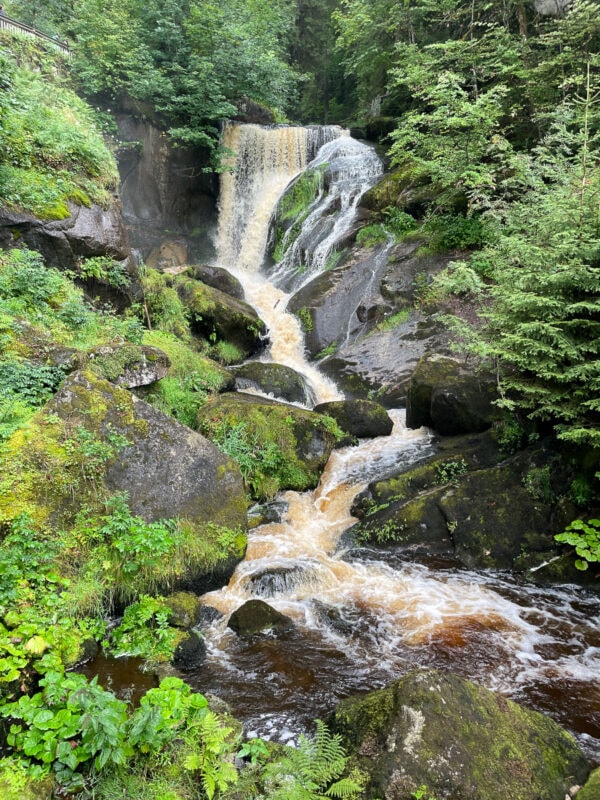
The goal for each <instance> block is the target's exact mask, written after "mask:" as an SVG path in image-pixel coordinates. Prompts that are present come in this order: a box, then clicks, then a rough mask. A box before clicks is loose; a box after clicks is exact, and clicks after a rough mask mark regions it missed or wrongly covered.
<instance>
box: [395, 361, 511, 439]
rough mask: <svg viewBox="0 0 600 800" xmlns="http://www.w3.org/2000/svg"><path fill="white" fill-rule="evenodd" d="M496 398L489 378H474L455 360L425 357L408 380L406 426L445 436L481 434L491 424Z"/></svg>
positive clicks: (492, 383) (473, 375)
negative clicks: (428, 430) (425, 426)
mask: <svg viewBox="0 0 600 800" xmlns="http://www.w3.org/2000/svg"><path fill="white" fill-rule="evenodd" d="M497 397H498V395H497V390H496V385H495V382H494V380H493V379H492V378H491V377H490V376H489V375H477V374H475V373H474V372H473V371H472V370H471V369H467V368H466V367H465V366H464V365H463V364H461V363H460V362H459V361H458V360H457V359H455V358H450V357H448V356H442V355H437V354H427V355H425V356H423V358H421V359H420V361H419V363H418V364H417V366H416V368H415V371H414V372H413V374H412V377H411V379H410V383H409V386H408V393H407V397H406V424H407V426H408V427H409V428H420V427H421V426H422V425H427V426H429V427H431V428H434V430H436V431H437V432H438V433H441V434H443V435H444V436H453V435H456V434H459V433H470V432H478V431H483V430H486V428H489V427H490V425H491V424H492V421H493V419H494V415H495V413H496V410H495V408H494V406H493V405H492V403H493V402H494V400H496V399H497Z"/></svg>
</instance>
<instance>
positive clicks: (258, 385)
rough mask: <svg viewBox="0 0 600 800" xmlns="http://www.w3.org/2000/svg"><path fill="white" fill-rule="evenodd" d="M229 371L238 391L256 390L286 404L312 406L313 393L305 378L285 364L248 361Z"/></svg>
mask: <svg viewBox="0 0 600 800" xmlns="http://www.w3.org/2000/svg"><path fill="white" fill-rule="evenodd" d="M231 371H232V373H233V375H234V376H235V387H236V389H238V390H239V391H244V389H250V388H251V389H258V390H260V391H261V392H264V393H265V394H272V395H273V396H274V397H276V398H278V399H280V400H286V401H287V402H288V403H303V404H304V405H312V403H313V402H314V392H313V391H312V389H311V388H310V386H309V385H308V383H307V381H306V378H305V377H304V376H303V375H301V374H300V373H299V372H296V370H295V369H292V368H291V367H287V366H285V364H275V363H273V362H270V363H264V362H262V361H248V362H247V363H246V364H242V365H241V366H239V367H233V368H232V370H231Z"/></svg>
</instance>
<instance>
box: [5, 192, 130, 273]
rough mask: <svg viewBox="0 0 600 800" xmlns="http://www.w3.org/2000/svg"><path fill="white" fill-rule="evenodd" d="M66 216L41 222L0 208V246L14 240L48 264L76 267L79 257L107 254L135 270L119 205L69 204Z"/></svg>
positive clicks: (64, 267) (59, 266)
mask: <svg viewBox="0 0 600 800" xmlns="http://www.w3.org/2000/svg"><path fill="white" fill-rule="evenodd" d="M69 211H70V215H69V216H68V217H66V218H65V219H60V220H51V221H44V220H40V219H38V218H37V217H34V216H33V215H31V214H24V213H18V212H15V211H9V210H8V209H6V208H4V209H0V245H4V246H10V245H12V244H13V243H15V242H19V243H20V244H21V245H23V244H26V245H27V247H29V248H30V249H31V250H37V251H38V252H40V253H41V254H42V256H43V258H44V262H45V263H46V265H47V266H49V267H56V268H58V269H70V270H75V269H76V267H77V266H78V262H79V260H80V259H81V258H91V257H92V256H110V257H111V258H113V259H114V260H115V261H119V262H123V264H124V265H125V266H126V268H127V269H128V271H130V272H132V273H134V272H135V266H134V262H133V259H132V257H131V251H130V248H129V241H128V238H127V233H126V231H125V229H124V227H123V221H122V219H121V205H120V203H119V202H117V201H114V202H113V203H111V205H110V206H109V207H108V208H102V207H101V206H98V205H91V206H90V207H89V208H88V207H87V206H78V205H76V204H75V203H70V204H69Z"/></svg>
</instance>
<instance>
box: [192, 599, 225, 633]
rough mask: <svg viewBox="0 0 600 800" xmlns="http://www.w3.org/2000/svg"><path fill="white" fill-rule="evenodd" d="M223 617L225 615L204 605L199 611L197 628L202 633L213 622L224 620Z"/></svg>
mask: <svg viewBox="0 0 600 800" xmlns="http://www.w3.org/2000/svg"><path fill="white" fill-rule="evenodd" d="M223 616H224V615H223V614H222V613H221V612H220V611H219V610H218V609H216V608H213V607H212V606H206V605H202V606H201V607H200V609H199V620H198V623H197V626H196V627H197V628H198V629H199V630H201V631H203V630H206V628H209V627H210V626H211V625H212V623H213V622H216V620H218V619H222V617H223Z"/></svg>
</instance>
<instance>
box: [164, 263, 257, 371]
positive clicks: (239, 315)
mask: <svg viewBox="0 0 600 800" xmlns="http://www.w3.org/2000/svg"><path fill="white" fill-rule="evenodd" d="M174 287H175V288H176V290H177V293H178V295H179V297H180V299H181V301H182V302H183V304H184V305H185V307H186V308H187V309H188V311H189V315H190V322H191V328H192V330H193V332H194V333H195V334H197V335H199V336H202V337H203V338H204V339H206V340H207V341H208V342H211V343H213V344H216V343H218V342H227V343H229V344H232V345H234V346H235V347H236V348H238V350H239V351H240V353H241V357H240V361H243V360H244V359H245V358H249V357H250V356H252V355H255V354H256V353H258V352H260V351H261V350H263V349H264V348H265V346H266V345H267V341H268V337H267V327H266V325H265V323H264V322H263V321H262V320H261V319H260V317H259V316H258V314H257V313H256V311H255V310H254V309H253V308H252V306H250V305H248V303H245V302H244V301H243V300H238V299H237V298H235V297H232V296H231V295H228V294H225V293H224V292H221V291H219V289H214V288H213V287H212V286H208V285H207V284H205V283H201V282H200V281H196V280H193V279H192V278H187V277H185V276H182V275H179V276H177V277H176V278H175V280H174Z"/></svg>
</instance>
